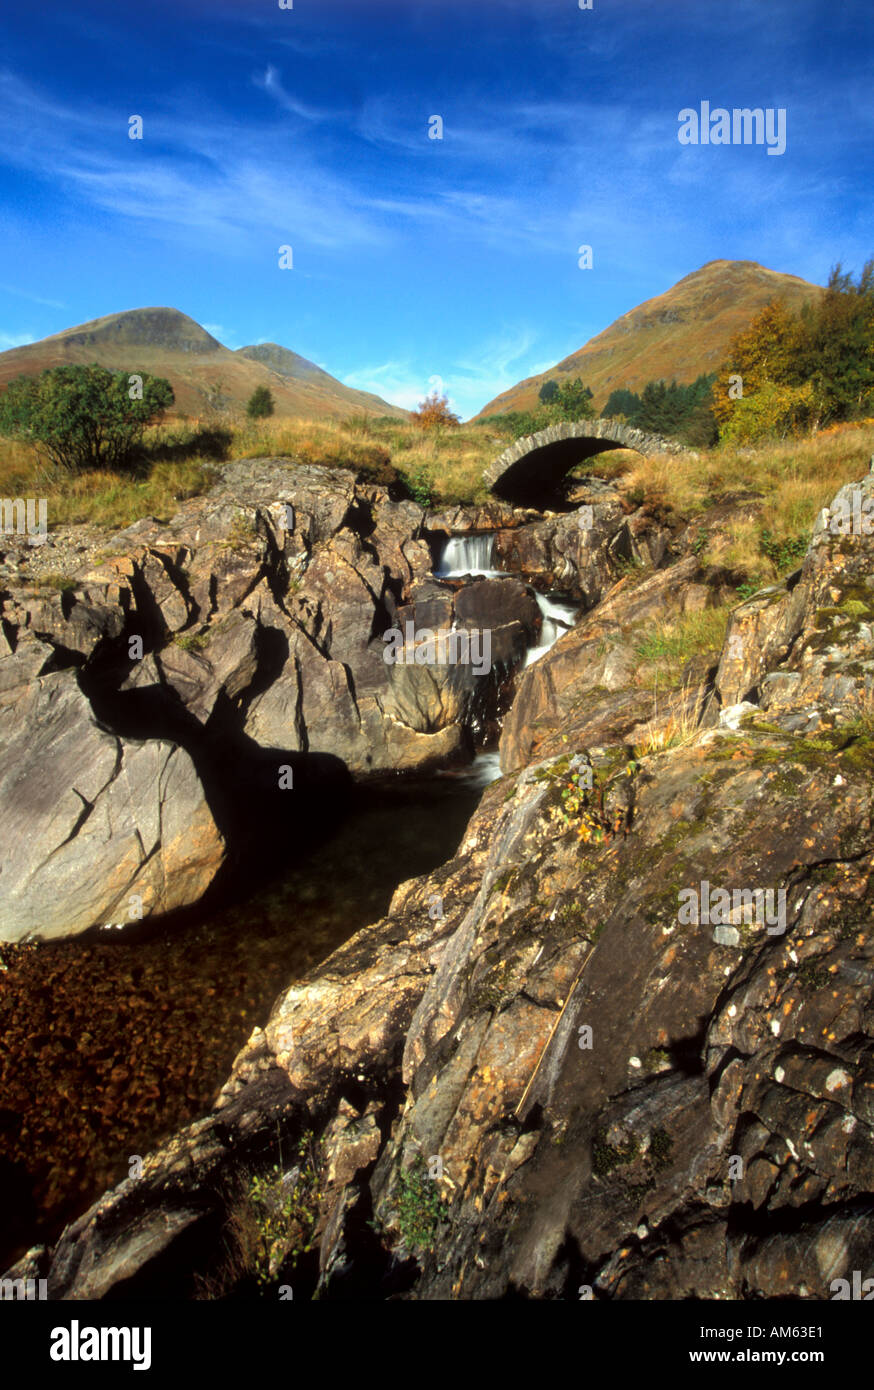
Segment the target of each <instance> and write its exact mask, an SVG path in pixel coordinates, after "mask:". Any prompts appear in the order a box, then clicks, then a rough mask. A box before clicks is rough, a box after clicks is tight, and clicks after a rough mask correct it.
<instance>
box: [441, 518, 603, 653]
mask: <svg viewBox="0 0 874 1390" xmlns="http://www.w3.org/2000/svg"><path fill="white" fill-rule="evenodd" d="M494 543H495V538H494V535H491V534H488V533H487V534H485V535H480V536H450V537H449V540H448V541H447V542H446V544H445V546H444V547H443V553H442V555H441V556H440V561H439V564H438V566H437V568H436V570H435V571H434V573H435V575H436V576H437V578H439V579H461V578H463V577H464V576H465V575H476V576H478V577H487V578H489V579H497V578H500V577H501V576H502V575H503V574H504V571H503V570H497V569H495V568H494V564H493V554H492V552H493V549H494ZM534 597H535V599H536V600H537V607H538V608H539V609H540V614H541V617H542V619H543V623H542V626H541V629H540V641H539V642H538V643H537V646H536V647H532V648H531V649H530V651H529V652H528V655H527V657H526V658H525V665H526V666H530V665H531V664H532V662H534V661H537V660H539V658H540V657H541V656H543V654H544V653H545V652H548V651H549V649H550V647H551V646H553V645H554V644H555V643H556V642H557V641H558V639H559V637H561V636H562V634H563V633H565V632H568V631H569V630H570V629H571V628H572V627H573V625H574V623H575V622H576V616H577V608H576V605H575V604H572V603H566V602H561V601H559V600H556V599H553V598H547V597H546V596H545V595H543V594H538V593H536V592H535V594H534Z"/></svg>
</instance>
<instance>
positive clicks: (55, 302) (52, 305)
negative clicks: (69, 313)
mask: <svg viewBox="0 0 874 1390" xmlns="http://www.w3.org/2000/svg"><path fill="white" fill-rule="evenodd" d="M0 293H2V294H14V295H15V296H16V297H17V298H18V299H27V300H29V301H30V303H31V304H43V305H45V306H46V307H47V308H49V309H66V307H67V306H66V304H64V303H63V302H62V301H61V300H60V299H44V298H43V296H42V295H40V294H31V292H30V290H23V289H20V288H19V287H18V286H17V285H3V284H0Z"/></svg>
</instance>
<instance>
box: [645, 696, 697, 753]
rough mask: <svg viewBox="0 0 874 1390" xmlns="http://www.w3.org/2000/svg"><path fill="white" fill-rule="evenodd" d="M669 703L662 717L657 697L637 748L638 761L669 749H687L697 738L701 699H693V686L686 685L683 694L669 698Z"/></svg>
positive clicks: (667, 702)
mask: <svg viewBox="0 0 874 1390" xmlns="http://www.w3.org/2000/svg"><path fill="white" fill-rule="evenodd" d="M666 704H667V709H665V710H664V711H663V713H662V714H661V715H660V714H659V702H658V694H656V698H655V702H654V705H653V712H652V716H651V717H650V719H649V721H648V723H647V724H646V726H645V728H644V731H643V736H642V738H641V739H640V741H639V742H638V743H636V744H635V745H634V750H633V756H634V757H635V758H646V757H649V756H650V755H651V754H653V753H662V752H664V750H665V749H666V748H685V747H688V746H689V744H692V743H694V742H695V740H696V739H697V737H698V734H699V725H698V721H699V719H700V717H701V700H700V698H699V699H697V700H693V699H691V698H690V690H689V687H688V686H685V685H684V686H683V689H682V690H681V691H680V692H679V694H676V695H674V696H673V698H669V699H668V701H666Z"/></svg>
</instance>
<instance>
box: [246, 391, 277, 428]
mask: <svg viewBox="0 0 874 1390" xmlns="http://www.w3.org/2000/svg"><path fill="white" fill-rule="evenodd" d="M273 410H274V405H273V393H272V392H271V390H270V387H269V386H256V387H255V390H254V391H253V392H252V394H251V396H250V397H249V403H248V405H247V406H246V414H247V415H248V417H249V419H250V420H262V419H264V417H265V416H267V415H272V414H273Z"/></svg>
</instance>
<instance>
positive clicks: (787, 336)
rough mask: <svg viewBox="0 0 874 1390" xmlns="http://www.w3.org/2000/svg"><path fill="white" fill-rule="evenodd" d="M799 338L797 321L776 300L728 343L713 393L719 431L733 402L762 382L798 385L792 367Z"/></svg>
mask: <svg viewBox="0 0 874 1390" xmlns="http://www.w3.org/2000/svg"><path fill="white" fill-rule="evenodd" d="M798 338H799V331H798V322H797V320H796V319H795V318H794V317H793V315H792V314H791V313H790V311H789V309H787V307H786V305H785V303H784V302H783V300H781V299H775V300H772V301H771V303H770V304H766V305H765V307H764V309H762V311H761V313H759V314H757V315H756V317H755V318H754V319H753V321H752V323H751V324H750V326H749V328H747V329H745V330H744V331H743V332H742V333H738V334H737V335H736V336H735V337H734V338H733V339H732V340H731V343H730V344H729V347H728V351H727V353H726V356H725V361H724V362H723V364H722V366H721V367H720V369H719V372H718V373H717V380H716V386H715V388H714V392H713V414H714V415H715V417H716V422H717V424H718V425H719V427H720V432H721V431H722V429H723V427H724V426H725V425H727V423H728V421H729V420H730V419H731V417H732V414H733V411H734V406H735V402H736V401H737V400H742V399H745V398H746V397H748V396H751V395H753V394H754V393H755V392H756V391H757V390H759V389H760V387H762V386H763V385H764V384H765V382H768V381H770V382H774V383H775V384H777V385H792V386H794V385H797V384H798V382H797V381H796V380H795V373H794V370H793V365H792V364H793V358H794V357H795V354H796V352H797V348H798ZM738 378H739V379H740V380H739V381H738V380H737V379H738ZM739 392H742V395H739V394H738V393H739Z"/></svg>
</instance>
